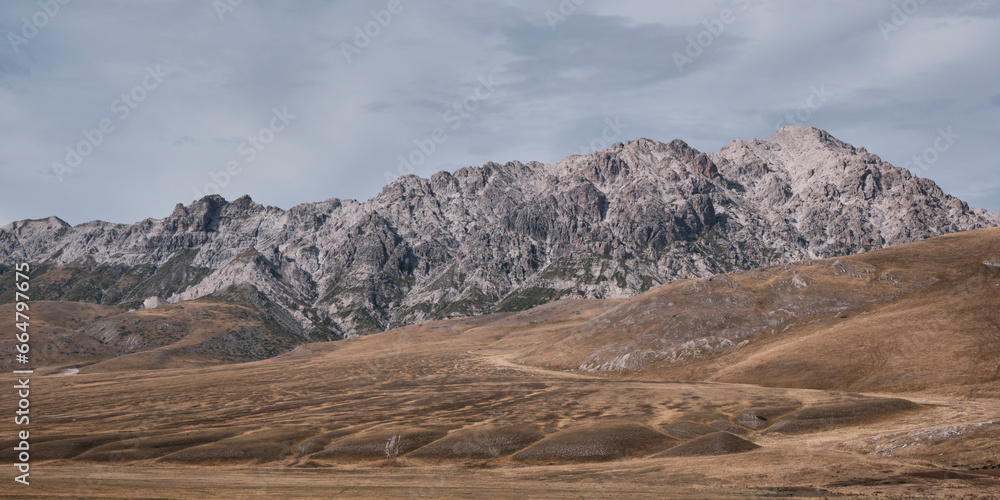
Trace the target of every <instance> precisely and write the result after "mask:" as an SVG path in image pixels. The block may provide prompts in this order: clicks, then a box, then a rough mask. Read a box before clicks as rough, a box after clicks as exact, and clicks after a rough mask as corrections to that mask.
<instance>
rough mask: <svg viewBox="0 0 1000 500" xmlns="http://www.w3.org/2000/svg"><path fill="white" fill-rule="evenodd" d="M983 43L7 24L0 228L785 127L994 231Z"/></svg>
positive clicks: (797, 14) (755, 33)
mask: <svg viewBox="0 0 1000 500" xmlns="http://www.w3.org/2000/svg"><path fill="white" fill-rule="evenodd" d="M578 3H579V5H577V4H578ZM233 4H238V5H233ZM54 6H58V9H56V8H55V7H54ZM998 28H1000V8H998V7H997V5H996V3H994V2H983V1H976V0H968V1H957V2H947V3H942V2H937V3H935V2H925V3H921V2H920V1H919V0H899V1H897V2H895V3H894V4H893V3H883V2H865V1H862V0H854V1H837V2H833V1H823V2H808V3H805V2H793V1H791V0H732V1H728V0H723V1H717V2H693V1H691V2H654V1H644V0H627V1H620V2H604V1H599V0H585V1H581V0H574V1H571V0H546V1H544V2H536V3H531V4H526V3H524V2H513V1H490V2H487V1H473V2H468V1H466V2H458V1H445V2H434V3H432V4H431V3H422V2H414V1H412V0H398V1H390V0H372V1H366V2H322V1H315V2H264V1H262V0H259V1H253V0H243V1H242V2H236V1H230V0H214V1H203V2H193V1H152V0H150V1H145V2H130V1H129V2H127V1H114V2H100V3H96V4H95V3H84V2H68V3H66V4H65V5H62V4H61V3H60V2H58V1H54V2H51V3H50V2H36V3H31V2H18V3H14V2H7V3H4V4H3V5H2V6H0V33H3V34H4V35H5V41H4V43H3V44H2V45H0V109H2V111H3V112H2V113H0V175H2V176H3V179H4V186H5V187H7V192H6V196H5V197H3V199H2V200H0V224H6V223H8V222H10V221H12V220H17V219H23V218H39V217H45V216H49V215H58V216H60V217H62V218H63V219H65V220H67V221H69V222H71V223H74V224H76V223H81V222H86V221H89V220H93V219H103V220H111V221H117V222H133V221H136V220H140V219H143V218H147V217H163V216H166V215H168V214H169V213H170V211H171V209H172V207H173V205H174V203H176V202H179V201H180V202H185V203H186V202H189V201H191V200H192V199H194V198H196V197H198V196H200V195H203V194H208V193H211V192H215V191H220V192H221V194H222V195H223V196H225V197H226V198H228V199H233V198H235V197H238V196H240V195H242V194H250V195H251V196H252V197H253V198H254V199H255V200H257V201H259V202H262V203H266V204H271V205H277V206H281V207H283V208H288V207H290V206H293V205H295V204H298V203H301V202H307V201H317V200H322V199H326V198H331V197H339V198H355V199H361V200H364V199H367V198H370V197H371V196H374V195H375V194H377V193H378V192H379V191H380V190H381V188H382V186H383V185H384V184H386V183H387V182H388V181H389V180H391V179H393V178H395V177H396V176H398V175H401V174H405V173H411V172H412V173H416V174H418V175H423V176H427V175H430V174H432V173H433V172H435V171H437V170H441V169H455V168H458V167H461V166H466V165H480V164H482V163H485V162H487V161H497V162H505V161H509V160H520V161H530V160H537V161H545V162H552V161H558V160H559V159H561V158H562V157H564V156H567V155H569V154H574V153H579V152H581V151H588V150H590V149H592V148H593V147H600V146H602V145H603V144H606V143H607V142H608V140H611V141H618V140H630V139H635V138H639V137H649V138H652V139H657V140H662V141H669V140H672V139H674V138H681V139H684V140H685V141H687V142H689V143H690V144H691V145H692V146H694V147H697V148H699V149H702V150H706V151H714V150H718V149H719V148H721V147H723V146H724V145H725V144H727V143H728V142H730V141H731V140H733V139H736V138H750V137H767V136H770V135H771V134H772V133H773V132H774V130H775V128H777V127H778V126H780V125H782V124H786V123H801V124H805V125H811V126H815V127H819V128H823V129H826V130H828V131H830V132H831V133H832V134H834V135H835V136H837V137H839V138H841V139H843V140H846V141H848V142H851V143H854V144H856V145H863V146H865V147H867V148H868V149H869V150H870V151H872V152H875V153H878V154H879V155H881V156H882V157H883V158H884V159H886V160H888V161H891V162H892V163H894V164H896V165H897V166H907V167H908V168H912V169H914V171H915V173H917V174H918V175H920V176H923V177H929V178H931V179H934V180H935V181H936V182H938V183H939V184H941V185H942V187H943V188H944V189H945V190H946V191H948V192H950V193H952V194H955V195H957V196H959V197H962V198H963V199H965V200H967V201H968V202H970V204H972V205H973V206H981V207H986V208H990V209H1000V202H998V201H997V200H998V196H997V194H998V189H1000V176H998V173H997V172H998V171H1000V170H998V169H997V165H996V160H994V159H993V158H995V155H994V154H993V151H992V149H993V148H992V146H993V144H994V143H995V138H996V137H997V136H998V132H1000V130H998V127H1000V125H998V123H1000V121H998V120H997V115H996V113H997V110H998V109H1000V93H998V92H1000V89H998V88H997V84H996V82H997V81H998V76H1000V75H998V73H1000V68H998V67H997V66H996V65H994V64H989V63H988V61H992V60H993V59H994V58H995V56H994V55H993V52H994V49H995V47H997V46H1000V29H998ZM942 130H945V131H949V130H950V135H949V137H951V138H952V139H953V141H954V144H952V145H951V147H950V148H949V149H948V150H947V151H944V152H939V153H938V154H935V155H929V156H928V157H933V158H934V161H933V162H927V161H921V159H922V157H923V156H924V153H925V152H926V151H927V149H928V148H933V147H934V144H935V140H936V139H937V138H938V137H940V135H941V133H942V132H941V131H942Z"/></svg>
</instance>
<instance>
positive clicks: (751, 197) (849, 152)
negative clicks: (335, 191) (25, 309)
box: [0, 127, 1000, 368]
mask: <svg viewBox="0 0 1000 500" xmlns="http://www.w3.org/2000/svg"><path fill="white" fill-rule="evenodd" d="M998 224H1000V214H997V213H995V212H987V211H984V210H980V209H972V208H969V207H968V205H966V204H965V203H964V202H962V201H961V200H959V199H957V198H955V197H953V196H950V195H947V194H946V193H944V192H943V191H941V189H940V188H939V187H938V186H937V185H935V184H934V183H933V182H932V181H930V180H928V179H921V178H917V177H914V176H913V175H911V174H910V172H909V171H907V170H905V169H901V168H897V167H894V166H892V165H890V164H888V163H886V162H884V161H882V159H881V158H879V157H878V156H876V155H874V154H871V153H869V152H868V151H866V150H865V149H864V148H856V147H854V146H851V145H850V144H846V143H844V142H842V141H839V140H837V139H836V138H834V137H832V136H831V135H830V134H828V133H827V132H824V131H822V130H817V129H814V128H810V127H785V128H782V129H781V130H779V131H777V132H776V133H775V134H774V136H772V137H770V138H767V139H764V140H758V139H752V140H736V141H734V142H733V143H732V144H730V145H728V146H726V147H725V148H723V149H722V150H720V151H719V152H717V153H703V152H700V151H697V150H695V149H694V148H692V147H690V146H689V145H687V144H686V143H684V142H683V141H680V140H674V141H672V142H669V143H662V142H658V141H654V140H649V139H638V140H634V141H630V142H627V143H618V144H615V145H613V146H612V147H610V148H608V149H605V150H601V151H597V152H594V153H592V154H588V155H574V156H570V157H567V158H565V159H563V160H561V161H559V162H557V163H554V164H541V163H537V162H529V163H520V162H510V163H507V164H504V165H499V164H496V163H487V164H485V165H483V166H482V167H468V168H461V169H459V170H457V171H455V172H454V173H449V172H439V173H437V174H434V175H433V176H431V177H430V178H429V179H422V178H418V177H415V176H405V177H402V178H400V179H397V180H396V181H394V182H393V183H391V184H390V185H388V186H386V187H385V189H384V190H383V191H382V193H381V194H379V195H378V196H377V197H375V198H373V199H371V200H368V201H365V202H363V203H359V202H357V201H354V200H339V199H330V200H326V201H323V202H317V203H304V204H302V205H298V206H296V207H293V208H291V209H289V210H281V209H278V208H275V207H264V206H262V205H260V204H257V203H254V202H253V200H251V199H250V198H249V197H246V196H245V197H241V198H239V199H236V200H233V201H231V202H227V201H226V200H224V199H222V198H221V197H219V196H209V197H206V198H204V199H202V200H198V201H194V202H193V203H191V204H189V205H187V206H183V205H181V206H178V207H177V208H176V209H175V210H174V211H173V212H172V213H171V214H170V215H169V216H167V217H165V218H162V219H147V220H144V221H140V222H137V223H135V224H111V223H106V222H100V221H95V222H88V223H85V224H80V225H77V226H75V227H71V226H69V225H68V224H66V223H65V222H63V221H61V220H59V219H58V218H56V217H50V218H48V219H40V220H29V221H19V222H15V223H12V224H9V225H7V226H5V227H3V228H0V283H8V282H9V281H10V280H7V279H5V278H4V276H5V275H6V273H9V272H10V269H11V267H10V266H11V265H12V264H14V263H15V262H30V263H32V264H33V265H34V267H35V274H34V276H35V279H36V280H37V281H36V284H37V286H36V287H35V293H36V295H37V296H36V297H34V298H36V299H39V300H60V301H81V302H90V303H98V304H103V305H121V306H123V307H125V308H127V309H140V308H141V307H143V305H144V304H146V303H147V300H148V299H152V300H151V301H149V302H148V303H149V304H151V305H155V304H156V303H157V300H162V301H165V302H168V303H177V302H181V301H185V300H191V299H196V298H200V297H203V296H207V295H211V294H216V293H224V292H226V291H227V290H229V289H230V288H231V287H233V286H245V285H248V286H252V287H254V288H255V289H256V290H257V292H259V293H260V294H261V295H262V296H263V298H264V299H266V300H267V301H269V302H270V303H271V304H272V305H273V308H272V311H273V313H274V314H275V315H276V317H275V320H276V321H277V320H279V319H280V321H281V322H282V324H284V325H285V326H286V328H287V329H289V330H290V331H291V332H292V333H294V334H296V335H298V336H300V337H302V338H303V339H304V340H303V341H308V340H330V339H335V338H340V337H351V336H355V335H358V334H363V333H371V332H377V331H384V330H386V329H390V328H395V327H399V326H403V325H409V324H415V323H419V322H422V321H427V320H433V319H442V318H455V317H462V316H469V315H480V314H487V313H491V312H504V311H520V310H526V309H529V308H531V307H533V306H536V305H540V304H544V303H547V302H551V301H553V300H557V299H560V298H621V297H630V296H634V295H636V294H639V293H641V292H644V291H647V290H649V289H651V288H653V287H655V286H657V285H659V284H662V283H667V282H670V281H672V280H676V279H688V278H702V277H708V276H711V275H714V274H718V273H725V272H732V271H737V270H745V269H754V268H759V267H765V266H769V265H776V264H783V263H788V262H795V261H800V260H803V259H814V258H824V257H833V256H841V255H846V254H851V253H857V252H862V251H865V250H870V249H878V248H884V247H889V246H893V245H898V244H902V243H907V242H912V241H916V240H920V239H924V238H928V237H932V236H938V235H942V234H947V233H953V232H957V231H962V230H968V229H975V228H982V227H990V226H996V225H998ZM8 286H9V285H0V303H3V302H9V301H11V300H12V298H13V294H12V293H11V291H10V289H9V288H2V287H8ZM652 350H653V352H660V351H658V350H657V349H656V348H652ZM650 356H653V357H655V356H656V355H655V354H649V355H648V356H646V358H649V359H651V358H650ZM646 358H643V359H646ZM605 362H606V361H601V362H600V363H599V364H597V365H594V368H599V367H600V366H602V365H603V363H605Z"/></svg>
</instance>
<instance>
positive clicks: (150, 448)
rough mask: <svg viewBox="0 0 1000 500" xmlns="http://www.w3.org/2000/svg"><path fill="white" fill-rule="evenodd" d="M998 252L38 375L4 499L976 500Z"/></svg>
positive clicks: (781, 271) (992, 483) (985, 247)
mask: <svg viewBox="0 0 1000 500" xmlns="http://www.w3.org/2000/svg"><path fill="white" fill-rule="evenodd" d="M998 249H1000V230H985V231H976V232H971V233H964V234H960V235H954V236H949V237H944V238H938V239H935V240H929V241H927V242H922V243H918V244H914V245H909V246H906V247H900V248H897V249H890V250H885V251H880V252H873V253H871V254H865V255H861V256H855V257H850V258H847V259H841V263H840V264H837V263H836V262H835V261H828V262H819V263H809V264H803V265H799V266H791V267H789V268H788V269H786V268H784V267H780V268H773V269H769V270H761V271H758V272H754V273H741V274H739V275H733V276H729V277H725V278H724V279H723V278H717V279H713V280H712V281H711V282H709V281H707V280H705V281H703V282H682V283H675V284H670V285H667V286H665V287H662V288H660V289H656V290H653V291H650V292H649V293H647V294H644V295H643V296H640V297H637V298H635V299H629V300H615V301H561V302H557V303H553V304H548V305H546V306H542V307H540V308H536V309H534V310H531V311H526V312H522V313H517V314H513V313H508V314H500V315H493V316H488V317H480V318H469V319H459V320H451V321H441V322H433V323H426V324H423V325H418V326H413V327H408V328H403V329H399V330H395V331H391V332H385V333H381V334H376V335H372V336H369V337H365V338H358V339H352V340H348V341H340V342H333V343H324V344H310V345H305V346H300V347H298V348H296V349H294V350H292V351H291V352H288V353H286V354H284V355H281V356H278V357H276V358H273V359H269V360H264V361H258V362H252V363H243V364H234V365H223V366H203V367H196V368H183V367H181V368H167V369H161V370H154V371H138V370H131V369H122V370H107V371H103V372H89V373H88V371H87V370H86V368H85V369H84V371H83V373H81V374H78V375H73V376H40V377H36V378H35V379H33V380H32V387H33V389H34V390H33V392H32V395H33V398H34V399H33V406H32V412H33V415H34V416H36V417H37V418H33V420H32V436H33V443H32V446H33V448H32V450H33V453H34V455H33V457H34V463H33V467H34V468H33V476H32V479H33V480H34V481H33V482H34V484H33V486H31V487H30V488H31V489H30V490H28V489H25V490H11V491H7V492H3V493H0V495H15V496H17V497H19V498H32V497H31V496H30V495H34V497H35V498H58V497H59V496H60V495H62V496H65V497H71V498H78V497H97V498H194V497H203V496H217V497H226V498H241V497H242V498H275V497H281V498H327V497H331V496H336V497H360V498H387V497H409V498H581V497H582V498H617V497H632V498H663V497H675V498H718V497H721V496H726V497H760V496H766V497H770V496H783V497H793V498H794V497H798V498H814V497H823V496H825V497H834V496H838V495H861V496H872V497H875V496H878V497H882V498H886V497H888V498H892V497H896V498H903V497H921V496H931V495H932V496H942V497H943V496H946V495H956V496H960V497H961V496H964V497H966V498H974V497H977V496H978V497H982V498H990V497H991V496H995V494H996V491H998V488H1000V480H998V478H997V477H996V475H995V474H994V472H995V471H997V470H1000V455H998V448H1000V447H998V446H996V444H997V443H998V442H1000V428H998V427H997V425H996V423H995V421H996V420H997V418H998V417H997V415H1000V401H998V400H997V396H998V395H1000V394H998V392H997V389H996V385H997V384H996V380H997V379H996V377H995V376H994V374H993V372H992V371H991V370H992V369H993V365H992V363H993V362H994V361H996V360H995V359H994V358H990V357H989V356H990V354H989V353H990V352H991V351H989V350H988V349H991V347H990V346H992V345H993V344H992V342H994V337H995V336H996V331H994V330H991V329H990V328H991V323H990V321H991V319H990V318H991V316H990V314H991V312H990V311H992V309H986V308H989V307H993V306H994V305H996V304H995V302H991V301H994V300H995V298H994V296H993V295H991V292H992V288H990V287H994V286H995V285H996V283H994V281H991V280H994V279H995V278H996V276H995V273H996V271H995V270H993V269H992V268H990V267H989V266H985V265H983V264H982V261H984V260H990V259H992V261H1000V255H996V254H995V253H994V252H997V251H998ZM844 262H847V264H844ZM795 276H799V278H800V279H801V280H804V281H805V282H807V283H808V285H807V286H805V287H801V288H794V283H792V280H793V279H794V277H795ZM886 276H889V277H888V278H886ZM932 278H933V279H932ZM789 284H791V288H789V286H788V285H789ZM796 290H798V291H796ZM800 292H801V294H802V297H803V298H802V299H801V301H800V302H801V303H800V304H799V305H797V306H793V307H800V308H801V309H800V310H799V314H798V315H792V316H794V317H791V316H789V317H787V318H783V320H782V321H783V322H781V323H778V324H774V325H769V326H768V327H767V328H763V329H759V330H757V331H755V332H754V333H750V334H747V335H746V336H743V337H739V338H742V339H744V340H748V342H747V343H746V344H744V345H743V346H742V347H734V348H722V349H717V350H715V351H712V352H707V353H703V354H702V355H700V356H697V357H689V358H683V359H674V360H672V361H671V360H668V359H656V356H652V355H647V356H645V357H643V356H639V355H636V357H637V358H638V359H640V360H646V361H648V363H646V364H637V365H628V364H627V363H626V364H625V366H623V368H622V369H621V370H610V371H597V372H595V373H588V372H583V373H581V372H580V371H578V370H577V369H579V368H580V367H581V366H586V365H587V363H588V362H590V361H591V360H593V359H594V358H595V356H604V355H605V354H607V355H608V356H609V359H613V358H615V357H619V356H621V355H622V353H623V352H624V351H623V350H628V349H632V352H641V351H644V350H645V351H657V352H659V351H663V350H665V349H666V348H667V347H669V345H670V342H669V341H670V340H671V339H673V338H674V337H673V336H674V335H675V333H676V334H677V335H680V334H681V333H683V332H681V331H676V332H675V330H674V329H673V328H674V327H675V326H676V325H688V326H690V325H694V324H696V321H697V317H698V315H699V314H709V315H711V314H716V315H721V316H719V317H721V318H722V319H721V320H719V317H714V316H713V317H706V324H714V323H713V322H715V321H722V322H723V323H722V324H724V325H730V326H731V327H732V328H737V329H744V330H746V329H749V330H754V329H755V328H756V326H755V325H760V324H768V322H769V321H771V320H770V319H769V315H768V314H767V312H768V311H769V310H777V309H775V308H776V305H777V304H779V303H782V302H783V301H784V302H797V301H799V299H798V297H799V294H800ZM727 297H728V299H727ZM706 299H711V300H712V301H713V302H712V303H714V304H715V305H716V306H717V307H716V309H706V308H705V307H704V304H705V301H706ZM871 300H875V301H874V302H870V301H871ZM685 301H686V302H685ZM670 303H673V304H674V306H667V304H670ZM657 304H663V305H664V306H665V307H659V306H657ZM678 304H684V307H683V308H682V309H680V310H675V309H669V308H676V307H677V305H678ZM699 304H700V305H699ZM831 304H832V305H831ZM841 305H843V307H844V308H843V309H837V311H836V313H835V314H834V313H830V312H828V311H826V308H828V307H840V306H841ZM727 307H728V308H731V309H727ZM650 308H652V309H650ZM809 308H818V309H821V310H823V311H824V312H816V313H810V312H809V311H810V309H809ZM786 309H787V308H786ZM647 310H651V311H652V312H651V313H650V314H648V315H646V316H643V314H644V313H643V311H647ZM706 311H707V312H706ZM675 315H676V317H675ZM772 316H773V315H772ZM843 316H846V318H845V317H843ZM640 320H641V321H640ZM629 321H632V323H631V324H629V323H628V322H629ZM601 325H604V326H603V327H602V326H601ZM608 325H610V326H608ZM785 326H788V328H785ZM604 327H608V328H610V329H609V330H607V331H604V330H603V329H602V328H604ZM772 330H773V332H772ZM609 345H610V346H611V347H608V346H609ZM602 349H604V350H605V351H603V352H604V353H603V354H602V351H601V350H602ZM602 359H603V358H602ZM630 359H632V358H631V357H630ZM602 362H603V361H602ZM564 370H570V371H564ZM769 386H770V387H769ZM36 391H37V392H36ZM846 391H852V392H846ZM860 391H864V392H863V393H862V392H860ZM903 444H906V446H902V445H903ZM3 446H4V448H3V450H4V451H3V453H0V459H3V460H10V459H11V456H10V453H11V452H10V450H11V448H12V442H11V439H10V437H9V434H5V441H4V443H3ZM670 450H674V451H673V452H671V451H670ZM737 452H738V453H737ZM719 453H724V454H719ZM671 455H677V456H671Z"/></svg>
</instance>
